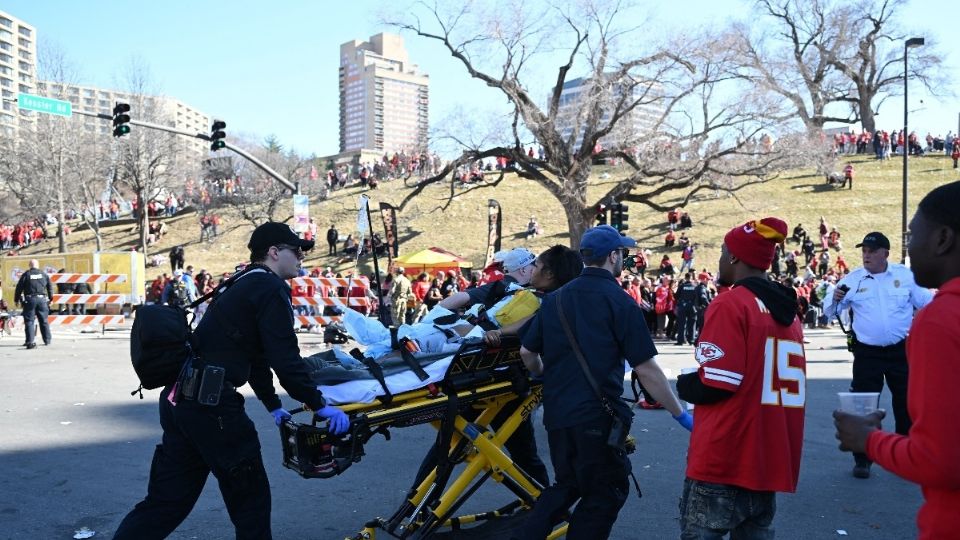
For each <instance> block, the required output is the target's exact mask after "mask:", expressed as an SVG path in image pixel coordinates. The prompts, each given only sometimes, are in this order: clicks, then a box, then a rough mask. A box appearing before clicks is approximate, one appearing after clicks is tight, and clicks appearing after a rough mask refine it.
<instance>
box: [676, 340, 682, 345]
mask: <svg viewBox="0 0 960 540" xmlns="http://www.w3.org/2000/svg"><path fill="white" fill-rule="evenodd" d="M674 345H683V342H682V341H678V342H676V343H674Z"/></svg>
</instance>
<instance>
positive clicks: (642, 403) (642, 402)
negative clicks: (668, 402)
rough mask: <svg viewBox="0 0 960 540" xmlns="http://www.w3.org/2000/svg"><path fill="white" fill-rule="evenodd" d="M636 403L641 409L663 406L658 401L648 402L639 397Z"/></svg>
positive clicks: (653, 408)
mask: <svg viewBox="0 0 960 540" xmlns="http://www.w3.org/2000/svg"><path fill="white" fill-rule="evenodd" d="M637 405H639V406H640V408H641V409H647V410H648V411H650V410H655V409H662V408H663V405H661V404H659V403H648V402H647V400H646V399H641V400H640V401H638V402H637Z"/></svg>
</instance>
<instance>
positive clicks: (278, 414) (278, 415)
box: [270, 407, 290, 426]
mask: <svg viewBox="0 0 960 540" xmlns="http://www.w3.org/2000/svg"><path fill="white" fill-rule="evenodd" d="M270 414H272V415H273V421H274V422H276V423H277V425H278V426H279V425H280V424H282V423H283V421H284V420H286V419H287V418H290V413H289V412H288V411H287V410H286V409H284V408H283V407H280V408H279V409H274V410H272V411H270Z"/></svg>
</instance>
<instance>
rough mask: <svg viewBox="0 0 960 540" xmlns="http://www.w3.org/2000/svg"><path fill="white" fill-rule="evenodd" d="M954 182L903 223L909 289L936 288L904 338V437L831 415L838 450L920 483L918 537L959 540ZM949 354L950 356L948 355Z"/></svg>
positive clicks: (959, 222) (958, 270) (959, 318)
mask: <svg viewBox="0 0 960 540" xmlns="http://www.w3.org/2000/svg"><path fill="white" fill-rule="evenodd" d="M957 205H960V182H953V183H951V184H946V185H943V186H940V187H938V188H936V189H934V190H933V191H931V192H930V193H928V194H927V196H926V197H924V198H923V200H922V201H920V206H919V209H918V210H917V213H916V215H914V216H913V220H912V221H911V222H910V233H911V236H910V244H909V252H910V261H911V270H912V271H913V275H914V279H915V280H916V282H917V285H919V286H921V287H929V288H936V289H939V290H938V292H937V294H936V296H934V298H933V301H932V302H930V304H928V305H927V306H926V307H924V308H923V309H921V310H920V312H919V313H917V315H916V316H915V317H914V319H913V325H912V326H911V328H910V335H909V337H907V363H908V365H909V370H910V379H909V381H908V383H907V384H908V386H907V409H908V411H909V413H910V417H911V418H912V419H913V425H912V426H911V427H910V431H909V433H908V434H904V435H899V434H896V433H889V432H885V431H880V420H881V419H882V418H883V417H884V412H883V411H877V412H874V413H871V414H869V415H866V416H857V415H852V414H847V413H844V412H841V411H835V412H834V413H833V417H834V418H835V419H836V420H835V423H836V426H837V438H838V439H840V443H841V444H840V449H841V450H844V451H853V452H864V453H866V454H867V457H869V458H870V459H871V460H873V461H875V462H876V463H878V464H880V466H881V467H883V468H885V469H887V470H889V471H891V472H893V473H895V474H897V475H898V476H900V477H902V478H904V479H906V480H909V481H911V482H916V483H918V484H920V487H921V488H922V489H923V497H924V499H925V502H924V505H923V506H922V507H921V508H920V512H919V514H917V527H918V528H919V534H918V538H920V539H921V540H932V539H935V538H936V539H942V538H960V512H958V511H957V509H958V508H960V467H958V465H957V464H958V463H960V427H958V426H957V422H956V420H955V418H954V417H955V415H956V411H957V409H958V407H960V394H958V393H957V391H956V383H955V381H954V379H953V377H951V376H950V375H951V374H953V373H955V372H956V371H957V366H958V363H960V333H958V332H957V327H958V326H960V215H958V214H957V210H956V209H957ZM951 351H952V352H951Z"/></svg>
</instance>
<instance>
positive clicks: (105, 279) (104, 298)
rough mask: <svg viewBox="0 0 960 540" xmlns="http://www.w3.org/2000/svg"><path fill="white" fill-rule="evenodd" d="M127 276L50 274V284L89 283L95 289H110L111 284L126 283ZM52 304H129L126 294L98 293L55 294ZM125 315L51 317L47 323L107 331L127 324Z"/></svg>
mask: <svg viewBox="0 0 960 540" xmlns="http://www.w3.org/2000/svg"><path fill="white" fill-rule="evenodd" d="M126 281H127V276H126V274H72V273H63V274H50V282H51V283H55V284H63V283H71V284H75V283H87V284H89V285H90V286H91V287H95V288H98V289H99V288H100V287H104V288H108V287H109V284H111V283H125V282H126ZM50 303H51V304H60V305H63V304H84V305H107V304H111V305H121V306H122V305H123V304H127V303H129V299H128V297H127V295H125V294H115V293H107V292H98V293H93V294H55V295H53V298H52V299H51V300H50ZM125 319H126V317H125V316H124V315H50V316H48V317H47V322H48V323H50V324H51V325H56V326H100V327H101V330H106V326H107V325H118V324H125V322H126V321H125Z"/></svg>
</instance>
